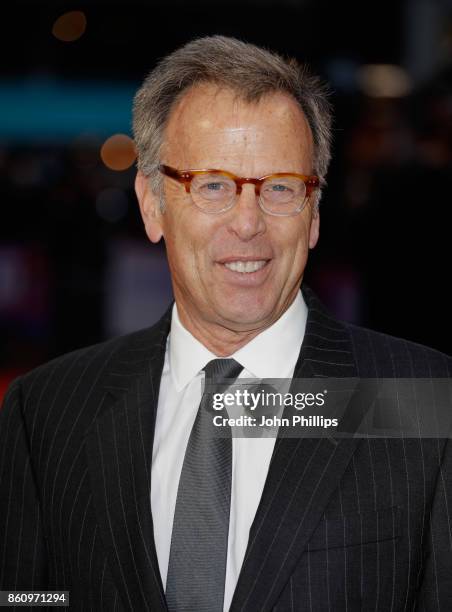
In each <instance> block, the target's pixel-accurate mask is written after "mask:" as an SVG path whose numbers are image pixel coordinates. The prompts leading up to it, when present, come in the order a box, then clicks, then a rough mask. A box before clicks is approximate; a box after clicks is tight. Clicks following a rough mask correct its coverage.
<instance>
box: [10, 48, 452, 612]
mask: <svg viewBox="0 0 452 612" xmlns="http://www.w3.org/2000/svg"><path fill="white" fill-rule="evenodd" d="M330 122H331V119H330V110H329V106H328V103H327V101H326V99H325V94H324V91H323V89H322V87H321V85H320V83H319V82H318V80H317V79H316V78H314V77H312V76H310V75H309V74H308V73H307V72H306V70H305V69H304V68H302V67H300V66H299V65H298V64H297V63H296V62H295V61H293V60H291V61H286V60H283V59H282V58H280V57H279V56H277V55H275V54H272V53H269V52H267V51H264V50H263V49H260V48H257V47H254V46H252V45H248V44H245V43H242V42H239V41H237V40H234V39H230V38H224V37H219V36H215V37H209V38H204V39H199V40H197V41H194V42H191V43H189V44H187V45H186V46H185V47H183V48H181V49H179V50H177V51H176V52H174V53H173V54H171V55H170V56H168V57H166V58H164V59H163V61H162V62H161V63H160V64H159V66H158V67H157V68H156V69H155V70H154V71H153V72H152V73H151V74H150V75H149V77H148V78H147V80H146V81H145V83H144V84H143V86H142V87H141V89H140V91H139V92H138V94H137V96H136V99H135V106H134V132H135V139H136V144H137V149H138V155H139V157H138V168H139V171H138V174H137V179H136V192H137V196H138V201H139V204H140V209H141V213H142V217H143V221H144V225H145V229H146V232H147V235H148V236H149V238H150V240H151V241H152V242H158V241H159V240H160V239H162V238H163V239H164V240H165V244H166V249H167V254H168V261H169V266H170V270H171V275H172V281H173V288H174V296H175V304H174V306H173V307H172V308H170V310H169V311H168V312H167V313H166V314H165V315H164V317H163V318H162V319H161V320H160V321H159V322H158V323H157V324H156V325H155V326H153V327H152V328H150V329H147V330H144V331H140V332H137V333H134V334H131V335H129V336H125V337H122V338H118V339H114V340H112V341H109V342H106V343H103V344H100V345H97V346H95V347H91V348H87V349H84V350H80V351H76V352H75V353H71V354H69V355H65V356H63V357H61V358H59V359H57V360H54V361H53V362H51V363H49V364H47V365H44V366H42V367H40V368H38V369H37V370H35V371H33V372H31V373H30V374H28V375H26V376H24V377H22V378H21V379H19V380H17V381H16V382H15V383H14V384H13V385H12V388H11V390H10V392H9V395H8V397H7V399H6V402H5V405H4V408H3V410H2V412H1V422H0V427H1V433H0V435H1V445H0V474H1V480H0V483H1V484H0V487H1V488H0V491H1V500H2V501H1V507H0V521H1V523H0V524H1V531H0V542H1V548H0V586H1V588H2V589H3V590H5V589H10V590H11V589H16V590H20V589H34V590H39V589H54V590H68V591H70V598H71V599H70V601H71V608H73V609H74V610H82V609H94V610H104V609H105V610H133V611H137V610H152V611H153V612H154V611H159V610H160V611H163V610H170V611H171V612H173V611H179V610H184V611H193V612H198V611H200V612H201V611H204V610H205V611H209V612H216V611H220V610H231V612H238V611H239V610H240V611H247V612H262V611H269V610H276V611H278V612H282V611H295V610H318V611H324V610H335V611H339V610H349V611H352V610H353V611H355V610H356V611H357V610H371V609H372V610H385V611H386V610H428V611H433V610H443V611H446V610H451V609H452V535H451V513H452V493H451V492H452V482H451V479H452V476H451V473H452V472H451V468H452V451H451V445H450V442H449V441H448V439H447V438H443V439H421V438H419V439H403V438H402V439H384V438H379V439H372V440H370V439H362V438H358V437H355V438H349V439H346V438H341V439H340V438H335V437H334V436H333V437H323V438H318V439H316V438H298V439H297V438H293V439H292V438H291V439H284V438H283V437H278V438H277V439H276V440H275V438H271V437H266V438H254V437H253V438H240V439H239V438H233V439H231V438H227V437H226V438H225V439H221V440H219V439H216V440H213V441H212V439H211V438H210V439H209V437H208V436H205V435H204V434H205V432H206V429H205V427H206V422H207V421H206V418H207V417H206V416H205V415H206V414H207V415H208V414H209V411H208V409H207V408H208V399H207V400H206V399H205V398H206V397H207V396H203V395H202V390H201V382H202V381H203V380H204V378H206V380H209V379H210V378H214V375H215V373H216V374H217V375H218V376H220V377H226V378H232V379H235V378H237V377H239V378H240V377H257V378H292V377H293V378H309V377H311V378H316V377H334V378H344V377H351V378H353V377H355V378H356V377H361V378H384V377H388V378H391V377H415V378H428V379H433V378H434V377H436V378H444V377H449V376H450V374H451V372H452V364H451V360H450V358H448V357H447V356H445V355H442V354H440V353H438V352H436V351H433V350H431V349H428V348H425V347H422V346H419V345H415V344H412V343H409V342H406V341H403V340H399V339H395V338H391V337H389V336H385V335H382V334H377V333H375V332H370V331H368V330H364V329H360V328H358V327H354V326H352V325H347V324H344V323H340V322H338V321H336V320H334V318H333V317H332V316H331V315H329V314H328V312H327V311H326V310H325V309H324V307H323V306H322V305H321V303H320V302H319V301H318V299H317V298H316V297H315V295H314V294H313V293H312V291H310V290H309V289H308V288H307V287H305V285H304V284H303V283H302V280H303V274H304V270H305V267H306V262H307V257H308V251H309V249H310V248H313V247H314V246H315V245H316V242H317V239H318V235H319V212H318V201H319V192H320V189H319V187H320V186H321V185H322V184H323V182H324V177H325V174H326V171H327V166H328V161H329V143H330ZM388 222H389V221H388ZM300 285H301V292H300ZM420 290H422V287H420ZM382 291H384V288H382ZM387 299H389V300H390V299H391V296H387ZM226 374H227V375H226ZM215 445H216V446H215Z"/></svg>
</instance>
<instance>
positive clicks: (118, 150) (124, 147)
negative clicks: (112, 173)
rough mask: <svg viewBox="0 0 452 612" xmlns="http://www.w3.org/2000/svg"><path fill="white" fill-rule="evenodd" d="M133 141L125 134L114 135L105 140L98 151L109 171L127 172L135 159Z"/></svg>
mask: <svg viewBox="0 0 452 612" xmlns="http://www.w3.org/2000/svg"><path fill="white" fill-rule="evenodd" d="M136 156H137V155H136V150H135V145H134V142H133V140H132V139H131V138H130V136H127V135H126V134H114V135H113V136H110V138H107V140H106V141H105V142H104V144H103V145H102V147H101V150H100V157H101V159H102V161H103V162H104V164H105V165H106V166H107V168H110V170H127V168H130V166H132V164H133V163H134V162H135V159H136Z"/></svg>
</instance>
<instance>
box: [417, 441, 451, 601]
mask: <svg viewBox="0 0 452 612" xmlns="http://www.w3.org/2000/svg"><path fill="white" fill-rule="evenodd" d="M450 436H451V432H449V439H448V440H447V442H446V445H445V448H444V452H443V458H442V461H441V465H440V468H439V471H438V477H437V481H436V488H435V495H434V499H433V503H432V506H431V511H430V517H429V529H428V532H427V534H426V535H427V541H426V548H427V552H426V556H425V562H424V571H423V577H422V582H421V585H420V589H419V592H418V597H417V605H416V612H421V611H422V612H440V611H441V612H449V611H450V610H452V440H451V439H450Z"/></svg>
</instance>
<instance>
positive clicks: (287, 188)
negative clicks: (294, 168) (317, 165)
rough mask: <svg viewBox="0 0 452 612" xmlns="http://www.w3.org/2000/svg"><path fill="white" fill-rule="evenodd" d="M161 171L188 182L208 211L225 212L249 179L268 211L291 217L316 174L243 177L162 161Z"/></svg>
mask: <svg viewBox="0 0 452 612" xmlns="http://www.w3.org/2000/svg"><path fill="white" fill-rule="evenodd" d="M159 171H160V172H161V173H162V174H164V175H165V176H168V177H170V178H172V179H174V180H175V181H178V182H179V183H182V184H183V185H184V186H185V191H186V192H187V193H189V194H190V195H191V197H192V200H193V203H194V204H195V206H197V207H198V208H199V209H200V210H202V211H203V212H206V213H211V214H217V213H222V212H226V211H227V210H229V209H230V208H232V207H233V206H234V204H235V203H236V201H237V197H238V196H239V195H240V194H241V193H242V187H243V185H245V184H246V183H250V184H252V185H254V190H255V194H256V196H257V197H258V198H259V206H260V207H261V209H262V210H263V211H264V212H266V213H268V214H269V215H276V216H281V217H289V216H292V215H297V214H298V213H300V212H301V211H302V210H303V208H304V207H305V206H306V203H307V202H308V199H309V196H310V195H311V193H312V192H313V190H315V189H318V187H319V184H320V179H319V178H318V177H317V176H305V175H304V174H293V173H291V172H278V173H276V174H268V175H267V176H262V177H261V178H243V177H240V176H236V175H235V174H232V173H231V172H226V171H225V170H176V169H175V168H171V166H166V165H164V164H161V165H160V166H159Z"/></svg>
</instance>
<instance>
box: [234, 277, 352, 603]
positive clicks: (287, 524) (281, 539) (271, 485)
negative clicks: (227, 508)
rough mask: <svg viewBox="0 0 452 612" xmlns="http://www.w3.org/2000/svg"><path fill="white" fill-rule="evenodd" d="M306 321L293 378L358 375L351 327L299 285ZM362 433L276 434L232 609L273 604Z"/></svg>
mask: <svg viewBox="0 0 452 612" xmlns="http://www.w3.org/2000/svg"><path fill="white" fill-rule="evenodd" d="M303 295H304V298H305V301H306V303H307V306H308V319H307V323H306V331H305V336H304V340H303V345H302V347H301V351H300V355H299V358H298V361H297V364H296V367H295V371H294V378H308V377H334V378H342V377H355V376H357V370H356V364H355V362H354V358H353V353H352V346H351V341H350V337H349V333H348V331H347V329H346V327H345V326H344V325H342V324H341V323H339V322H337V321H336V320H335V319H333V318H332V317H331V316H330V315H329V314H328V312H327V311H326V310H325V309H324V307H323V306H322V304H321V303H320V301H319V300H318V299H317V298H316V297H315V295H314V294H313V292H312V291H310V290H309V289H308V288H304V287H303ZM358 442H359V439H345V438H343V439H334V438H321V439H314V438H304V439H302V438H300V439H295V438H285V439H282V438H278V439H277V440H276V443H275V448H274V452H273V456H272V460H271V463H270V468H269V473H268V476H267V480H266V483H265V487H264V490H263V493H262V498H261V501H260V504H259V507H258V510H257V512H256V516H255V519H254V521H253V524H252V526H251V529H250V536H249V541H248V547H247V551H246V554H245V559H244V562H243V565H242V570H241V573H240V576H239V580H238V583H237V587H236V590H235V593H234V597H233V600H232V604H231V608H230V612H239V611H241V612H244V611H247V612H255V610H259V611H260V612H265V611H266V610H271V609H272V607H273V606H274V605H275V602H276V601H277V599H278V596H279V594H280V593H281V591H282V589H283V588H284V586H285V584H286V583H287V581H288V579H289V578H290V575H291V573H292V572H293V570H294V567H295V565H296V563H297V562H298V560H299V558H300V556H301V555H302V553H303V551H304V549H305V547H306V545H307V543H308V541H309V537H310V535H311V534H312V532H313V530H314V528H315V527H316V525H317V523H318V522H319V520H320V519H321V517H322V513H323V511H324V509H325V507H326V505H327V502H328V500H329V498H330V496H331V494H332V493H333V491H334V490H335V489H336V488H337V486H338V483H339V480H340V478H341V476H342V474H343V472H344V470H345V468H346V466H347V464H348V462H349V461H350V459H351V456H352V454H353V452H354V450H355V448H356V445H357V444H358Z"/></svg>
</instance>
